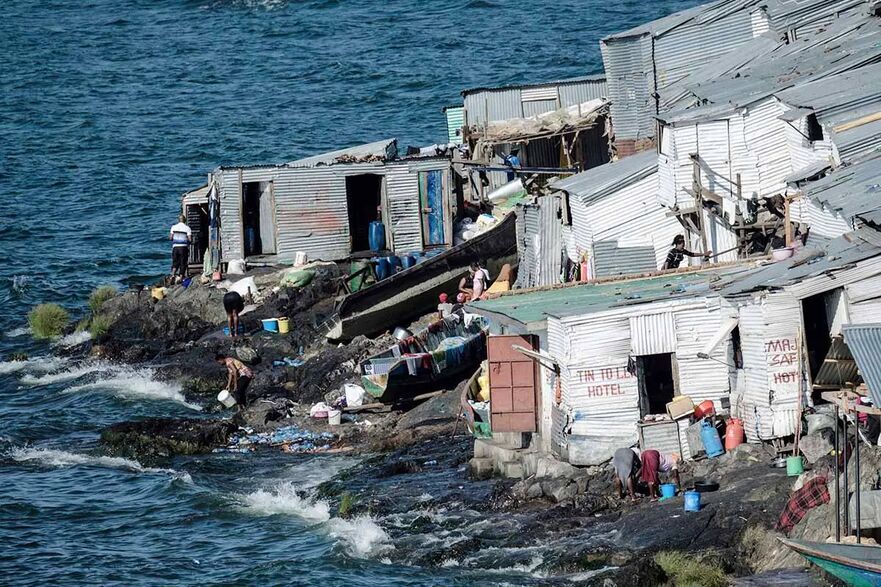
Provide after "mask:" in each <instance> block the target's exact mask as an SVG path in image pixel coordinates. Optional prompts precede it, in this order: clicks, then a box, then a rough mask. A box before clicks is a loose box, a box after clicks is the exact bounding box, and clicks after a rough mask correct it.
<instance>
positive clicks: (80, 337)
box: [53, 330, 92, 347]
mask: <svg viewBox="0 0 881 587" xmlns="http://www.w3.org/2000/svg"><path fill="white" fill-rule="evenodd" d="M88 340H92V335H91V334H90V333H89V331H88V330H80V331H79V332H71V333H70V334H65V335H64V336H62V337H60V338H58V339H56V340H55V342H53V344H55V345H56V346H63V347H72V346H76V345H78V344H83V343H84V342H86V341H88Z"/></svg>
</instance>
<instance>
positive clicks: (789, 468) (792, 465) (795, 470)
mask: <svg viewBox="0 0 881 587" xmlns="http://www.w3.org/2000/svg"><path fill="white" fill-rule="evenodd" d="M804 472H805V464H804V461H803V460H802V458H801V457H787V459H786V474H787V475H789V476H790V477H798V476H799V475H801V474H802V473H804Z"/></svg>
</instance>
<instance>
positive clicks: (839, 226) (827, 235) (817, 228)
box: [790, 197, 853, 241]
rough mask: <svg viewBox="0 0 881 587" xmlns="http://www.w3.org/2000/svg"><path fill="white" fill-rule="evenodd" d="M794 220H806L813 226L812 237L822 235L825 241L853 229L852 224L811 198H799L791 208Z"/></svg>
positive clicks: (805, 221)
mask: <svg viewBox="0 0 881 587" xmlns="http://www.w3.org/2000/svg"><path fill="white" fill-rule="evenodd" d="M790 213H791V214H792V218H793V221H795V222H804V223H805V224H807V225H808V226H810V228H811V233H810V235H811V237H812V238H816V237H821V238H822V239H823V241H828V240H831V239H833V238H838V237H839V236H841V235H843V234H844V233H847V232H850V231H851V230H853V228H852V226H851V225H850V224H848V223H847V222H845V221H844V220H843V219H842V218H841V217H839V216H838V215H836V214H834V213H832V212H830V211H828V210H825V209H824V208H822V207H820V206H818V205H817V204H815V203H814V202H813V201H812V200H811V199H809V198H805V197H802V198H799V199H798V200H795V201H794V202H793V206H792V207H791V208H790Z"/></svg>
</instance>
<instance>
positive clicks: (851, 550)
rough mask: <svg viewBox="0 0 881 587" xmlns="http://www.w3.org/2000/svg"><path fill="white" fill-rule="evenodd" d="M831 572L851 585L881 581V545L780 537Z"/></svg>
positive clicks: (857, 586)
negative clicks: (809, 540) (808, 540)
mask: <svg viewBox="0 0 881 587" xmlns="http://www.w3.org/2000/svg"><path fill="white" fill-rule="evenodd" d="M779 540H780V542H782V543H783V544H785V545H786V546H788V547H789V548H791V549H792V550H794V551H795V552H797V553H798V554H800V555H802V556H803V557H805V558H806V559H808V560H809V561H811V562H812V563H814V564H815V565H817V566H818V567H820V568H821V569H823V570H824V571H826V572H827V573H829V574H830V575H833V576H835V577H837V578H838V579H840V580H841V581H843V582H844V583H845V584H846V585H850V586H851V587H876V586H878V585H881V547H879V546H869V545H867V544H841V543H838V542H807V541H803V540H786V539H784V538H780V539H779Z"/></svg>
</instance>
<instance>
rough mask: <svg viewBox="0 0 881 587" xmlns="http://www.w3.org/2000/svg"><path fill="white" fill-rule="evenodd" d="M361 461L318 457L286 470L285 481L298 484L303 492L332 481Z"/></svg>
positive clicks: (350, 458) (346, 458)
mask: <svg viewBox="0 0 881 587" xmlns="http://www.w3.org/2000/svg"><path fill="white" fill-rule="evenodd" d="M359 462H360V459H357V458H352V457H335V456H322V455H319V456H316V457H314V458H311V459H309V460H307V461H304V462H302V463H297V464H296V465H292V466H290V467H288V468H286V469H285V470H284V473H283V480H285V481H291V482H294V483H296V484H297V488H298V489H300V490H301V491H302V490H306V489H311V488H313V487H317V486H319V485H321V484H322V483H324V482H325V481H330V480H331V479H333V478H334V477H336V475H337V474H339V473H340V472H342V471H345V470H346V469H349V468H351V467H354V466H355V465H357V464H358V463H359Z"/></svg>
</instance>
